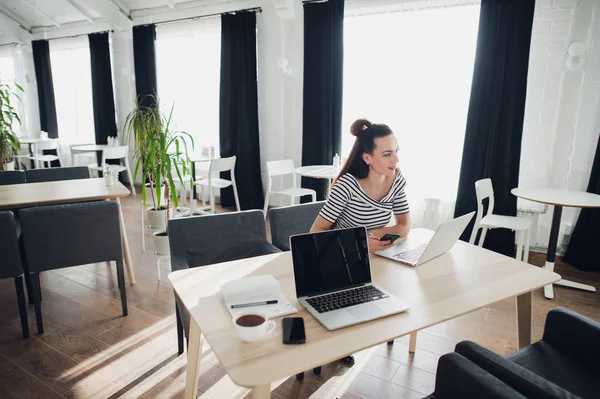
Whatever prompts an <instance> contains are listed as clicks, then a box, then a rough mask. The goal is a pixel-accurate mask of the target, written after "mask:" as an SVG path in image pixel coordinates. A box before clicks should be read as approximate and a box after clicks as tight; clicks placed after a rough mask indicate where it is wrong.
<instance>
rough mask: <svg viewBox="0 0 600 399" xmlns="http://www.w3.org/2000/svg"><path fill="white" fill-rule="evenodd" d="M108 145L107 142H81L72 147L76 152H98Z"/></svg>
mask: <svg viewBox="0 0 600 399" xmlns="http://www.w3.org/2000/svg"><path fill="white" fill-rule="evenodd" d="M108 147H109V146H108V144H82V145H74V146H73V147H72V149H73V150H76V151H78V152H100V151H104V150H105V149H106V148H108Z"/></svg>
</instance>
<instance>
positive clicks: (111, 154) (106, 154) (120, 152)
mask: <svg viewBox="0 0 600 399" xmlns="http://www.w3.org/2000/svg"><path fill="white" fill-rule="evenodd" d="M108 159H119V160H121V159H123V160H124V163H125V165H120V164H119V165H109V164H107V163H106V161H107V160H108ZM88 167H89V168H90V169H91V170H95V171H97V172H102V171H103V170H104V168H105V167H106V168H108V169H109V170H110V171H112V172H117V173H120V172H123V171H127V177H128V178H129V183H130V184H131V192H132V193H133V195H135V184H134V181H133V176H132V174H131V168H130V167H129V146H126V145H122V146H114V147H106V148H105V149H104V150H103V151H102V164H101V165H96V164H92V165H89V166H88Z"/></svg>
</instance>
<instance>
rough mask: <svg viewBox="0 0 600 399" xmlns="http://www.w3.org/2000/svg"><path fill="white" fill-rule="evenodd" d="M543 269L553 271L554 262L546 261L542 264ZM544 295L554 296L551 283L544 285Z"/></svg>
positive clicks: (550, 297) (549, 297)
mask: <svg viewBox="0 0 600 399" xmlns="http://www.w3.org/2000/svg"><path fill="white" fill-rule="evenodd" d="M543 269H545V270H548V271H549V272H553V271H554V262H548V261H546V263H545V264H544V266H543ZM544 296H545V297H546V298H548V299H553V298H554V289H553V288H552V284H548V285H545V286H544Z"/></svg>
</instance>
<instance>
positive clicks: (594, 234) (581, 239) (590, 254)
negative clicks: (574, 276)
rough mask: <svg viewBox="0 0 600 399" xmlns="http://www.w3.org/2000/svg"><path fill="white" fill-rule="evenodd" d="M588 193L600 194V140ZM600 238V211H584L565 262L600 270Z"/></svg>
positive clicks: (582, 268)
mask: <svg viewBox="0 0 600 399" xmlns="http://www.w3.org/2000/svg"><path fill="white" fill-rule="evenodd" d="M587 191H588V193H593V194H600V139H599V140H598V145H597V146H596V156H595V157H594V164H593V165H592V173H591V174H590V181H589V183H588V187H587ZM598 237H600V209H591V208H586V209H582V210H581V213H580V214H579V219H577V224H576V225H575V229H574V230H573V235H572V236H571V241H569V246H568V247H567V252H565V256H564V258H563V260H564V261H565V262H567V263H568V264H571V265H573V266H576V267H578V268H579V269H581V270H587V271H591V270H600V261H599V260H598V247H597V245H598Z"/></svg>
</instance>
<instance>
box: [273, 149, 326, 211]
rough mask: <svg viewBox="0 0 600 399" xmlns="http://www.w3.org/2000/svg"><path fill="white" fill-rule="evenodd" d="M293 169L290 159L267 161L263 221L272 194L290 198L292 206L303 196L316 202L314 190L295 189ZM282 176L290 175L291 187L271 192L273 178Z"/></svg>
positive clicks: (294, 172)
mask: <svg viewBox="0 0 600 399" xmlns="http://www.w3.org/2000/svg"><path fill="white" fill-rule="evenodd" d="M295 169H296V168H295V167H294V161H292V160H291V159H284V160H282V161H269V162H267V173H268V175H269V177H268V179H269V180H268V183H267V192H266V194H265V209H264V212H263V213H264V214H265V219H266V218H267V210H268V208H269V197H270V196H271V195H273V194H279V195H285V196H288V197H290V198H291V200H292V204H291V205H294V204H295V200H296V198H300V197H303V196H305V195H310V196H311V198H312V202H316V201H317V192H316V191H315V190H311V189H309V188H297V187H296V171H295ZM283 175H292V177H293V185H292V187H291V188H286V189H285V190H282V191H271V186H272V184H273V179H272V178H273V176H283Z"/></svg>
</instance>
